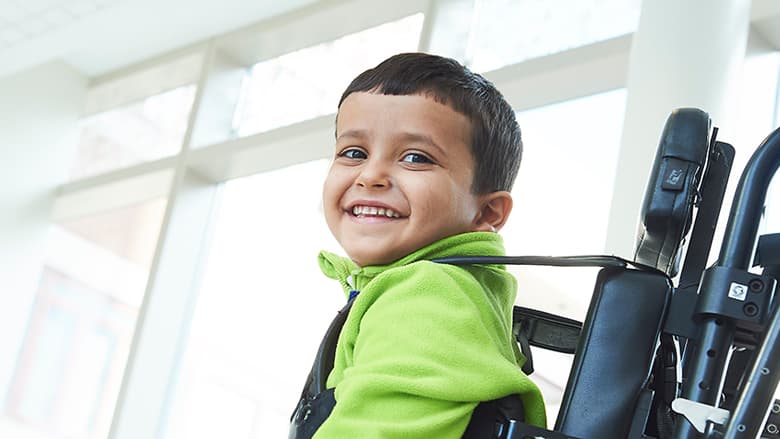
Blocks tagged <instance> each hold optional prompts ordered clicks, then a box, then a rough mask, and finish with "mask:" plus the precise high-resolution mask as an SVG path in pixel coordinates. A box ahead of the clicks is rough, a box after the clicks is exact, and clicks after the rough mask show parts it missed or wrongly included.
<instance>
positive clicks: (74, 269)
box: [0, 199, 166, 439]
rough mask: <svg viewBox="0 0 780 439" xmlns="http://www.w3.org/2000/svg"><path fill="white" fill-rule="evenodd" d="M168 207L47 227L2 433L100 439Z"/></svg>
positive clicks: (157, 203)
mask: <svg viewBox="0 0 780 439" xmlns="http://www.w3.org/2000/svg"><path fill="white" fill-rule="evenodd" d="M165 205H166V202H165V200H164V199H156V200H151V201H148V202H145V203H141V204H138V205H134V206H129V207H125V208H122V209H117V210H114V211H110V212H105V213H101V214H97V215H92V216H88V217H83V218H77V219H72V220H66V221H61V222H59V223H57V224H55V225H53V226H52V228H51V231H50V238H49V252H48V253H49V254H48V256H47V258H46V263H45V267H44V270H43V274H42V277H41V280H40V283H39V288H38V293H37V297H36V300H35V304H34V306H33V310H32V313H31V316H30V320H29V322H28V325H27V331H26V335H25V339H24V341H23V344H22V349H21V352H20V353H19V358H18V360H17V363H16V368H15V371H14V374H13V377H12V381H11V386H10V390H9V395H8V397H7V400H6V404H5V415H6V416H7V419H0V436H2V437H18V436H17V434H18V433H11V432H14V431H15V430H14V428H16V427H14V425H13V424H15V423H19V424H26V425H28V426H29V427H30V428H32V429H34V430H36V431H37V432H39V433H42V434H44V435H45V436H41V437H46V438H48V437H52V438H54V437H74V438H90V439H92V438H96V439H97V438H105V437H106V435H107V433H108V428H109V426H110V423H111V417H112V415H113V409H114V404H115V402H116V398H117V394H118V392H119V386H120V384H121V381H122V374H123V372H124V369H125V361H126V359H127V354H128V351H129V347H130V341H131V339H132V334H133V330H134V328H135V320H136V316H137V314H138V309H139V307H140V304H141V300H142V298H143V293H144V289H145V286H146V281H147V277H148V274H149V268H150V266H151V260H152V256H153V254H154V246H155V244H156V242H157V234H158V231H159V228H160V223H161V221H162V214H163V212H164V210H165ZM55 365H56V366H55Z"/></svg>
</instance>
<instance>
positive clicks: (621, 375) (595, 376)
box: [555, 268, 672, 439]
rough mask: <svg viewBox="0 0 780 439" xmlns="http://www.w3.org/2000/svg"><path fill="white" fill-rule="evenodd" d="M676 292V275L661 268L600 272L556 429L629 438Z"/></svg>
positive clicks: (604, 438) (588, 436) (590, 438)
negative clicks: (671, 300)
mask: <svg viewBox="0 0 780 439" xmlns="http://www.w3.org/2000/svg"><path fill="white" fill-rule="evenodd" d="M671 293H672V285H671V281H670V280H669V278H668V277H667V276H665V275H664V274H662V273H660V272H659V273H656V272H646V271H638V270H631V269H625V268H604V269H602V270H601V271H600V272H599V275H598V278H597V280H596V287H595V290H594V293H593V298H592V299H591V303H590V307H589V309H588V314H587V316H586V319H585V322H584V326H583V329H582V335H581V337H580V340H579V345H578V347H577V352H576V354H575V356H574V364H573V365H572V371H571V374H570V375H569V382H568V384H567V386H566V391H565V392H564V395H563V400H562V402H561V410H560V412H559V414H558V420H557V422H556V425H555V430H556V431H560V432H562V433H565V434H567V435H570V436H575V437H580V438H585V439H596V438H598V439H625V437H626V435H627V434H628V430H629V427H630V423H631V419H632V414H633V411H634V406H635V405H636V402H637V399H638V397H639V393H640V391H641V390H642V387H643V385H644V384H645V382H646V380H647V378H648V376H649V374H650V368H651V365H652V360H653V356H654V352H655V348H656V342H657V341H658V338H659V334H660V332H661V328H662V323H663V319H664V315H665V313H666V310H667V307H668V304H669V301H670V298H671Z"/></svg>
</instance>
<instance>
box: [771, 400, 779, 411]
mask: <svg viewBox="0 0 780 439" xmlns="http://www.w3.org/2000/svg"><path fill="white" fill-rule="evenodd" d="M772 413H780V404H778V403H776V402H775V403H774V404H772Z"/></svg>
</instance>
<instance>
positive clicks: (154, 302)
mask: <svg viewBox="0 0 780 439" xmlns="http://www.w3.org/2000/svg"><path fill="white" fill-rule="evenodd" d="M215 52H216V51H215V49H214V46H213V45H210V46H209V48H208V51H207V55H206V57H205V59H204V65H203V69H202V72H201V77H200V79H199V82H198V91H197V95H196V97H195V103H194V107H193V110H192V113H191V115H190V119H189V126H188V129H187V134H186V135H185V137H184V141H183V146H182V150H181V153H180V154H179V156H178V157H177V164H176V169H175V174H174V177H173V182H172V184H171V188H170V192H169V197H168V206H167V210H166V213H165V219H164V220H163V225H162V229H161V232H160V238H159V240H158V243H157V249H156V253H155V258H154V262H153V265H152V269H151V274H150V277H149V282H148V285H147V289H146V294H145V297H144V301H143V304H142V306H141V310H140V313H139V317H138V322H137V324H136V330H135V335H134V337H133V344H132V347H131V351H130V356H129V359H128V363H127V368H126V372H125V376H124V380H123V382H122V389H121V391H120V395H119V399H118V402H117V406H116V411H115V413H114V419H113V422H112V426H111V431H110V434H109V437H110V438H112V439H136V438H155V437H160V436H161V434H162V432H164V429H165V421H166V413H167V400H168V398H169V395H170V394H171V390H172V387H173V386H174V385H175V378H174V377H175V376H176V372H177V367H178V361H179V359H180V357H181V351H182V349H183V348H184V346H183V343H184V341H186V335H187V332H188V329H189V325H190V320H191V315H192V309H193V304H194V303H195V297H196V294H197V291H198V283H199V273H200V271H201V266H202V265H203V258H204V257H205V254H206V249H207V247H208V244H209V240H210V230H211V229H212V223H213V220H212V219H213V216H214V213H215V212H216V210H217V209H216V204H217V203H218V200H219V198H220V197H219V190H220V187H221V186H220V185H218V184H215V182H213V181H211V180H209V179H204V178H203V177H202V176H201V175H200V174H198V173H197V172H193V171H192V170H190V169H189V166H188V158H189V154H190V152H191V149H192V145H193V144H194V142H197V141H198V134H197V133H202V132H208V133H209V136H215V135H219V136H221V137H222V138H223V139H225V138H228V137H229V136H230V133H229V132H228V130H229V129H230V126H229V124H227V126H226V125H225V124H224V123H222V124H220V123H218V124H216V125H211V126H206V127H204V128H201V127H200V125H198V124H200V123H211V122H212V121H205V120H204V116H205V115H210V114H214V111H215V109H214V108H213V107H214V106H216V107H218V109H222V110H224V109H225V101H224V100H222V101H221V102H219V100H220V99H219V98H220V96H219V90H223V91H224V88H223V87H225V83H224V79H225V77H224V75H220V73H222V72H224V69H223V68H222V67H223V65H224V64H223V63H222V60H220V59H218V58H219V56H218V55H216V53H215ZM215 72H216V73H217V74H214V73H215ZM233 77H235V76H233ZM212 80H214V81H215V82H216V84H214V83H212ZM218 122H224V121H222V120H220V121H218ZM220 128H222V129H223V130H225V131H223V132H221V133H218V132H217V131H218V130H219V129H220Z"/></svg>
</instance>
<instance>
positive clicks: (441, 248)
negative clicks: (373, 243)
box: [319, 232, 504, 291]
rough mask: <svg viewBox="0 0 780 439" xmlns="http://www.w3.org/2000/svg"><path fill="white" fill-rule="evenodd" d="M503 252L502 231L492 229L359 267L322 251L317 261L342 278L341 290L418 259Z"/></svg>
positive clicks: (328, 272)
mask: <svg viewBox="0 0 780 439" xmlns="http://www.w3.org/2000/svg"><path fill="white" fill-rule="evenodd" d="M503 254H504V241H503V239H502V238H501V235H499V234H497V233H492V232H468V233H462V234H459V235H453V236H450V237H447V238H443V239H441V240H439V241H436V242H434V243H432V244H429V245H427V246H425V247H423V248H421V249H419V250H417V251H415V252H412V253H410V254H408V255H406V256H404V257H403V258H401V259H398V260H397V261H395V262H391V263H390V264H387V265H371V266H366V267H360V266H358V265H357V264H355V263H354V262H353V261H352V260H351V259H349V258H345V257H343V256H339V255H336V254H334V253H330V252H326V251H322V252H320V254H319V265H320V270H322V272H323V274H325V276H328V277H329V278H331V279H336V280H338V281H340V282H341V284H342V287H343V288H344V291H350V290H353V289H360V288H362V286H363V284H364V282H366V281H367V279H366V278H368V279H370V278H373V277H374V276H376V275H378V274H379V273H382V272H384V271H386V270H388V269H391V268H395V267H401V266H404V265H409V264H411V263H413V262H417V261H421V260H429V259H434V258H443V257H448V256H497V255H503Z"/></svg>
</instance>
